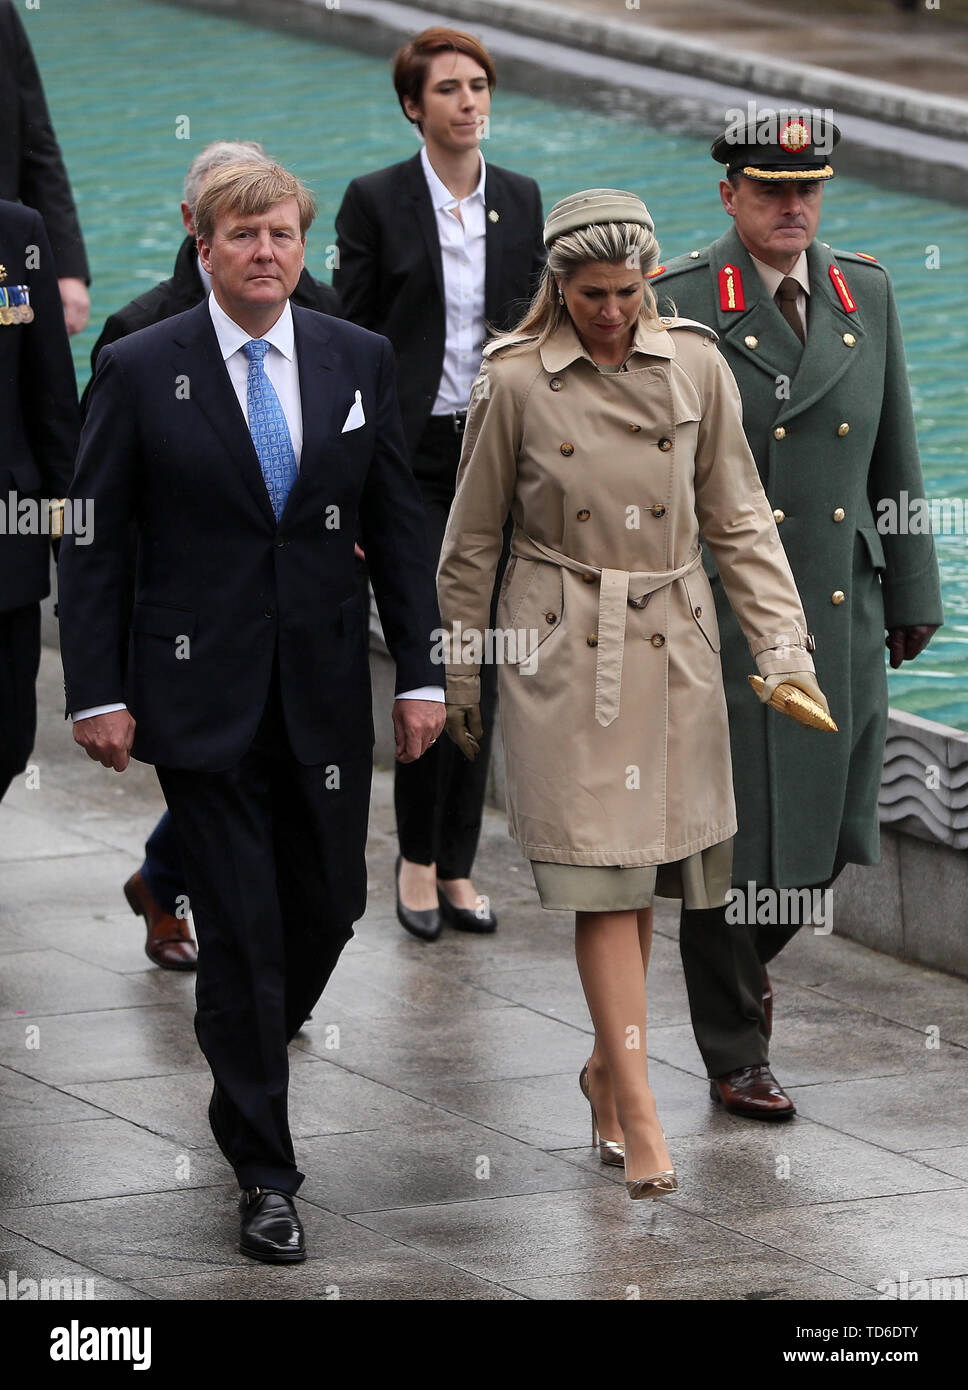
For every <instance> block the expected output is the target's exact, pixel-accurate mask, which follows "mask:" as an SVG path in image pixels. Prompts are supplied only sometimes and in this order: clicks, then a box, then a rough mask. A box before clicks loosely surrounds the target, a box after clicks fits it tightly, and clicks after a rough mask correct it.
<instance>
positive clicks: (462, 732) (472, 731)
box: [447, 705, 484, 762]
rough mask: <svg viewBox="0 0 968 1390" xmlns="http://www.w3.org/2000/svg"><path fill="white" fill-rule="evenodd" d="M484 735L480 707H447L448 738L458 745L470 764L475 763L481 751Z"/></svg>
mask: <svg viewBox="0 0 968 1390" xmlns="http://www.w3.org/2000/svg"><path fill="white" fill-rule="evenodd" d="M483 735H484V725H483V724H482V723H481V707H480V705H448V706H447V736H448V738H450V739H452V740H453V741H454V743H456V744H457V747H458V748H459V749H460V751H461V752H462V753H463V755H464V757H465V758H466V759H467V760H468V762H473V761H474V759H475V758H476V757H477V755H478V753H479V752H480V751H481V744H480V740H481V738H482V737H483Z"/></svg>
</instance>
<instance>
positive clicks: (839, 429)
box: [837, 420, 850, 439]
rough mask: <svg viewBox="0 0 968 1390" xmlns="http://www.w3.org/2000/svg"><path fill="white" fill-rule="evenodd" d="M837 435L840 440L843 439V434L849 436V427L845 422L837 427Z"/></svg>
mask: <svg viewBox="0 0 968 1390" xmlns="http://www.w3.org/2000/svg"><path fill="white" fill-rule="evenodd" d="M837 433H838V434H839V435H840V437H841V439H843V437H844V435H845V434H850V426H849V425H848V423H847V421H846V420H845V421H844V423H843V424H842V425H838V426H837Z"/></svg>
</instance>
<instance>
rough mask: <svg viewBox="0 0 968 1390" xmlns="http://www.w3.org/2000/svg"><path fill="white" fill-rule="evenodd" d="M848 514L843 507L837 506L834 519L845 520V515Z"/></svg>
mask: <svg viewBox="0 0 968 1390" xmlns="http://www.w3.org/2000/svg"><path fill="white" fill-rule="evenodd" d="M846 515H847V513H846V512H845V511H844V509H843V507H836V508H835V509H834V513H833V518H834V521H843V519H844V517H845V516H846Z"/></svg>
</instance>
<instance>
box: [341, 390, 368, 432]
mask: <svg viewBox="0 0 968 1390" xmlns="http://www.w3.org/2000/svg"><path fill="white" fill-rule="evenodd" d="M365 424H366V416H365V415H364V414H363V399H362V397H361V395H360V393H359V391H357V393H356V400H355V401H354V402H353V404H352V405H351V406H350V413H349V415H347V417H346V422H345V424H344V425H343V428H342V429H341V430H340V434H348V433H349V431H350V430H358V429H359V428H360V426H361V425H365Z"/></svg>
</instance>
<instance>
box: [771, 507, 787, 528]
mask: <svg viewBox="0 0 968 1390" xmlns="http://www.w3.org/2000/svg"><path fill="white" fill-rule="evenodd" d="M773 520H774V521H775V522H776V524H777V526H779V524H780V522H781V521H786V512H785V511H784V510H783V508H782V507H774V508H773Z"/></svg>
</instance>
